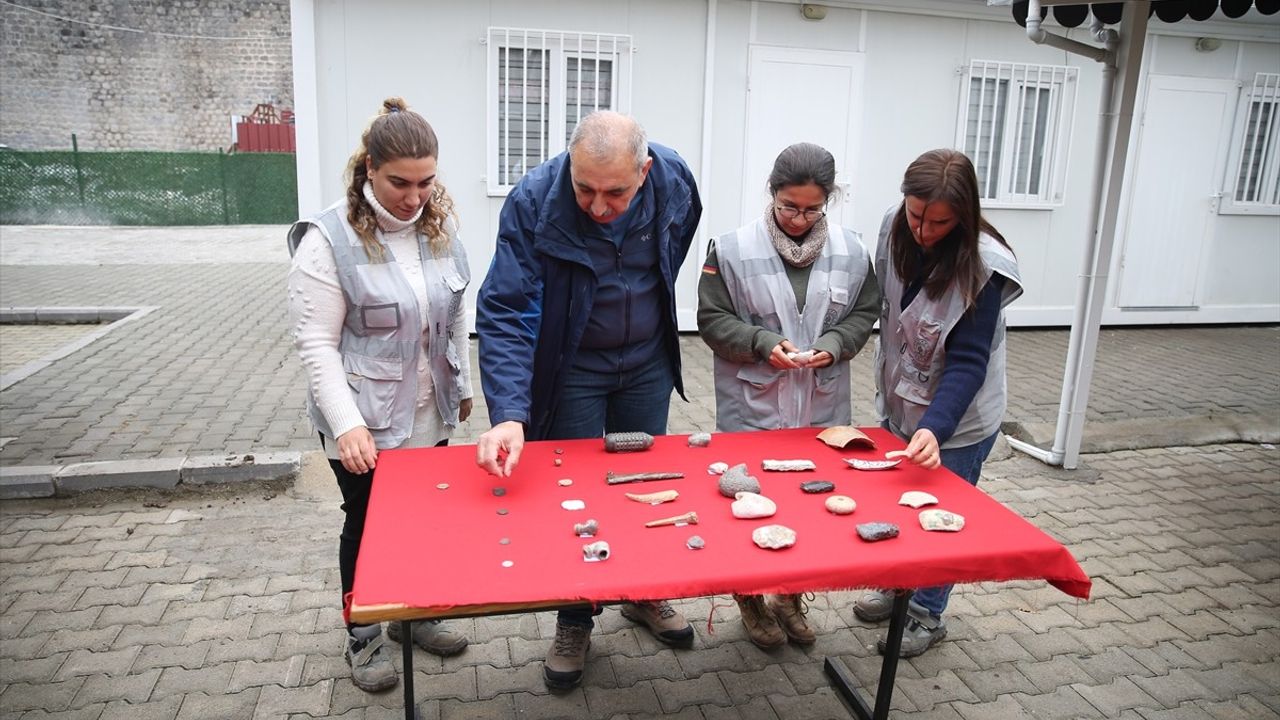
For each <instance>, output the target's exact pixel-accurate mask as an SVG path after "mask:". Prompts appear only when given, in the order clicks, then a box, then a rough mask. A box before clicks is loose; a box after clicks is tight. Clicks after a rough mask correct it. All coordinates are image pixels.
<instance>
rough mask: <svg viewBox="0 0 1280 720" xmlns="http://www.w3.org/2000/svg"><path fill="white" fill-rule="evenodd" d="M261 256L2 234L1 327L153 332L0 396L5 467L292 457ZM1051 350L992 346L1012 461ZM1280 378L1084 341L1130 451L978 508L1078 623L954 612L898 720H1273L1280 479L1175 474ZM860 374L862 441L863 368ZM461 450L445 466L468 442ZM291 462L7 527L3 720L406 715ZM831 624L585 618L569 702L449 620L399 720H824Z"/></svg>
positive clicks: (544, 634) (965, 593) (46, 503)
mask: <svg viewBox="0 0 1280 720" xmlns="http://www.w3.org/2000/svg"><path fill="white" fill-rule="evenodd" d="M280 235H281V229H280V228H212V229H161V230H128V231H103V230H99V229H86V228H0V307H12V306H24V307H36V306H46V307H47V306H80V307H83V306H113V307H141V306H156V307H157V308H158V309H157V310H155V311H153V312H151V313H150V314H148V315H147V316H146V317H143V318H140V319H138V320H137V321H135V322H132V323H127V324H123V325H121V326H120V327H119V329H116V330H113V331H112V332H110V333H107V334H106V335H105V336H103V337H102V338H100V339H98V340H96V341H94V342H93V343H92V344H91V345H89V346H87V347H85V348H83V349H81V350H78V351H76V352H75V353H72V354H71V355H69V356H67V357H66V358H63V359H61V360H58V361H56V362H54V363H52V364H51V365H50V366H49V367H48V368H46V369H44V370H42V371H40V372H37V373H35V374H33V375H30V376H28V377H26V378H25V379H22V380H21V381H19V382H17V383H16V384H14V385H13V386H11V387H9V388H7V389H5V390H3V391H0V436H3V438H4V439H3V440H2V441H0V442H3V443H4V444H3V446H0V465H4V466H8V467H10V468H12V467H13V466H18V465H24V466H29V465H37V464H61V463H70V462H77V461H86V460H95V461H97V460H124V459H134V460H136V459H145V458H167V457H175V456H186V455H199V454H220V453H249V452H267V451H272V452H279V451H311V450H314V442H313V440H312V437H313V436H312V435H311V433H310V430H309V429H308V428H307V427H306V423H305V420H304V419H303V417H302V413H301V409H300V406H301V400H300V398H301V392H302V385H301V376H300V373H299V371H298V369H297V362H296V359H295V358H294V356H293V354H292V348H291V347H290V346H289V343H288V341H287V338H286V334H285V319H284V309H283V305H282V302H283V292H282V289H281V288H282V284H283V277H284V271H285V267H286V266H285V260H284V257H283V256H284V252H283V249H282V248H281V247H280V244H279V241H278V238H279V237H280ZM183 242H185V243H188V244H189V245H190V247H187V248H183V247H177V245H178V244H180V243H183ZM108 245H110V247H109V248H108ZM108 250H109V251H108ZM1066 337H1067V334H1066V332H1064V331H1058V330H1054V331H1017V332H1015V333H1013V334H1012V335H1011V336H1010V378H1009V385H1010V391H1011V403H1010V410H1009V420H1010V422H1011V423H1014V424H1016V427H1018V428H1019V429H1021V430H1022V431H1024V432H1026V433H1027V434H1028V435H1031V436H1032V437H1034V438H1035V439H1047V437H1046V436H1043V433H1044V432H1045V427H1044V426H1048V431H1049V432H1051V431H1052V426H1051V423H1052V422H1053V420H1054V419H1055V416H1056V413H1057V402H1058V395H1059V392H1060V385H1061V375H1062V365H1063V358H1064V356H1065V348H1066ZM684 349H685V358H686V363H687V371H686V383H687V385H688V389H689V395H690V400H691V402H690V403H687V404H686V403H681V402H675V403H673V405H672V417H671V430H672V431H673V432H689V431H692V430H695V429H710V428H711V427H712V426H713V417H714V406H713V402H714V401H713V399H712V391H711V385H710V354H709V353H708V352H706V351H705V348H704V347H703V346H702V345H701V344H700V342H699V341H698V340H697V338H696V337H687V338H685V339H684ZM0 351H2V352H4V353H5V354H6V355H7V354H8V353H9V350H8V349H7V348H4V347H0ZM1278 351H1280V330H1278V329H1277V328H1275V327H1228V328H1162V329H1120V330H1108V331H1105V332H1104V333H1103V334H1102V344H1101V349H1100V352H1099V359H1098V365H1097V369H1096V374H1095V382H1094V389H1093V393H1092V397H1093V401H1092V402H1091V405H1090V409H1089V415H1088V420H1089V425H1088V426H1087V428H1088V429H1089V434H1087V435H1086V441H1087V442H1086V450H1088V449H1089V448H1090V446H1091V445H1092V446H1093V447H1094V448H1095V449H1097V448H1102V447H1114V446H1115V445H1116V436H1117V435H1126V436H1132V437H1140V438H1141V439H1142V440H1143V441H1144V442H1146V443H1147V444H1149V445H1151V447H1147V448H1145V449H1137V450H1117V451H1112V452H1105V453H1094V454H1087V455H1085V456H1084V457H1083V458H1082V461H1083V465H1082V468H1081V470H1078V471H1075V472H1067V471H1063V470H1059V469H1054V468H1048V467H1045V466H1044V465H1041V464H1040V463H1038V462H1036V461H1033V460H1031V459H1029V458H1027V457H1024V456H1021V455H1012V456H1009V455H1004V456H1003V457H1002V459H997V460H993V461H992V462H990V463H988V465H987V466H986V468H985V472H984V480H983V485H982V487H983V488H984V489H985V490H986V491H987V492H989V493H991V494H992V495H993V496H994V497H996V498H997V499H998V500H1000V501H1002V502H1004V503H1005V504H1007V505H1009V506H1010V507H1011V508H1013V509H1014V510H1015V511H1017V512H1019V513H1020V514H1022V515H1023V516H1024V517H1026V518H1028V520H1030V521H1031V522H1033V523H1034V524H1036V525H1038V526H1039V527H1041V528H1042V529H1044V530H1045V531H1046V532H1048V533H1050V534H1051V535H1053V536H1054V537H1056V538H1058V539H1059V540H1061V541H1062V542H1064V543H1065V544H1066V545H1067V546H1068V547H1069V548H1070V549H1071V551H1072V552H1073V553H1074V555H1075V556H1076V558H1077V559H1078V560H1079V561H1080V562H1081V564H1082V566H1083V567H1084V569H1085V570H1086V572H1088V573H1089V575H1090V576H1091V577H1092V578H1093V580H1094V594H1093V598H1092V599H1091V600H1090V601H1088V602H1077V601H1076V600H1074V599H1071V598H1068V597H1067V596H1065V595H1063V594H1061V593H1059V592H1058V591H1057V590H1054V589H1053V588H1051V587H1049V586H1047V585H1045V584H1044V583H1038V582H1015V583H1002V584H980V585H971V586H962V587H961V588H959V589H958V590H957V593H956V595H954V596H953V601H952V606H951V609H950V610H949V625H950V627H949V629H950V633H949V638H948V640H947V641H946V642H945V643H944V644H942V645H940V646H938V647H937V648H935V649H934V650H933V651H931V652H929V653H927V654H926V655H924V656H922V657H919V658H916V659H913V660H908V661H904V662H903V664H902V665H901V666H900V668H899V676H898V677H899V681H898V686H897V691H896V693H895V696H894V708H895V713H894V717H903V718H906V717H910V718H947V719H956V718H964V719H966V720H976V719H978V718H982V719H986V718H1093V717H1118V718H1129V719H1131V720H1158V719H1177V718H1273V717H1280V691H1277V689H1276V688H1278V687H1280V530H1278V529H1277V528H1278V525H1277V523H1278V522H1280V452H1278V451H1277V450H1276V449H1275V447H1274V446H1272V445H1270V444H1266V443H1262V444H1249V443H1238V442H1221V441H1219V442H1217V443H1215V444H1210V445H1200V446H1194V447H1193V446H1186V445H1184V442H1185V443H1187V444H1190V443H1192V442H1204V441H1205V438H1212V437H1221V436H1223V435H1226V436H1231V435H1232V434H1235V435H1237V436H1238V437H1242V438H1253V439H1260V440H1274V436H1275V434H1276V427H1277V424H1278V421H1280V371H1278V369H1277V365H1278V363H1277V362H1276V360H1277V358H1280V352H1278ZM854 376H855V379H856V382H855V393H854V395H855V412H856V415H857V418H858V420H859V421H864V422H865V421H868V420H869V419H870V417H871V414H870V399H871V393H870V383H869V380H867V379H868V378H869V377H870V361H869V357H865V356H864V357H861V358H859V359H858V360H856V361H855V369H854ZM477 416H478V417H484V410H483V407H481V408H478V413H477ZM469 425H470V427H466V428H464V430H463V432H462V433H460V436H459V441H463V442H465V441H468V440H470V439H472V438H474V437H475V435H477V434H478V433H479V432H481V431H482V430H483V427H482V426H480V425H478V424H477V423H469ZM1192 426H1195V427H1196V428H1198V430H1196V431H1194V432H1193V431H1192V430H1191V428H1192ZM1011 427H1014V426H1011ZM1206 427H1208V428H1209V429H1210V430H1212V432H1205V428H1206ZM1197 433H1199V434H1198V435H1197ZM1184 436H1186V437H1187V439H1186V440H1185V441H1184V440H1182V438H1183V437H1184ZM308 462H311V463H315V465H314V466H313V467H311V469H310V470H308V471H304V472H303V474H302V479H300V480H299V481H298V482H297V483H296V484H290V483H283V482H275V483H271V482H268V483H259V484H247V485H239V486H232V487H226V486H220V487H212V488H202V489H200V490H178V491H160V490H142V489H138V490H127V491H113V492H94V493H87V494H83V495H77V496H73V497H70V498H58V499H46V500H14V501H5V502H4V503H3V504H0V720H10V719H13V720H19V719H20V720H35V719H37V718H40V719H47V718H64V719H70V718H74V719H76V720H110V719H114V718H126V717H127V718H129V720H146V719H148V718H161V719H164V720H173V719H174V718H178V719H181V720H189V719H194V718H255V719H257V718H290V719H296V720H302V719H303V718H313V717H328V718H344V719H346V720H373V719H375V718H399V717H402V711H401V710H400V709H399V708H400V697H401V696H400V694H399V693H398V692H391V693H384V694H379V695H367V694H365V693H363V692H361V691H359V690H357V689H356V688H355V687H354V686H353V685H352V684H351V682H350V680H349V679H348V677H347V671H346V667H345V664H344V662H343V660H342V656H341V644H342V640H341V636H342V630H341V623H340V617H339V609H338V607H339V606H338V592H339V591H338V587H339V582H338V574H337V560H336V545H337V542H336V531H337V529H338V527H339V525H340V518H341V512H340V510H339V509H338V503H339V502H340V498H338V497H337V493H336V488H334V487H333V484H332V482H331V478H328V477H326V475H325V473H327V468H325V467H323V465H319V464H318V463H317V458H316V457H315V454H314V453H311V454H310V455H308ZM852 600H853V595H852V594H851V593H831V594H826V595H822V596H819V597H818V598H817V599H816V600H815V601H814V603H813V610H812V616H813V618H814V620H815V622H816V623H817V626H818V629H819V639H818V642H817V644H816V645H815V646H814V647H813V648H812V649H809V650H800V649H796V648H795V647H788V648H786V649H783V650H781V651H777V652H774V653H766V652H763V651H760V650H758V649H757V648H756V647H755V646H754V645H752V644H751V643H750V642H749V641H747V640H746V638H745V635H744V633H743V630H742V629H741V625H740V623H739V621H738V616H737V611H736V608H734V607H733V605H732V601H731V600H730V599H729V598H727V597H720V598H709V599H708V598H703V599H694V600H686V601H682V602H681V603H680V606H681V609H682V610H683V611H684V612H685V613H686V615H688V616H689V618H690V620H691V621H692V622H693V623H694V625H695V627H696V628H697V631H698V638H697V642H696V643H695V647H694V648H693V649H692V650H678V651H672V650H670V649H667V648H665V647H661V646H658V645H657V644H656V643H654V642H653V641H652V639H651V638H650V637H648V636H647V635H643V634H638V633H637V632H636V631H635V630H634V628H633V626H632V625H631V624H630V623H629V622H627V621H625V620H623V619H622V618H621V617H620V615H619V614H618V613H617V611H616V610H615V609H607V610H606V611H605V613H604V615H603V616H602V618H601V623H600V629H599V630H598V631H597V634H596V635H595V638H594V641H593V645H592V650H591V655H590V663H589V665H588V672H587V674H586V678H585V682H584V684H583V686H582V688H580V689H578V690H575V691H573V692H571V693H569V694H567V695H563V696H556V695H551V694H549V693H548V692H547V691H546V689H545V688H544V687H543V685H542V681H541V677H540V676H541V672H542V667H541V665H542V657H543V655H544V653H545V652H546V648H547V644H548V642H549V638H550V637H551V635H552V633H553V631H554V616H553V615H551V614H548V613H539V614H529V615H516V616H503V617H491V618H483V619H476V620H467V621H462V622H463V625H464V627H465V628H466V629H467V630H468V631H469V634H470V637H471V638H472V642H473V645H472V646H471V647H470V648H469V649H468V650H467V651H466V652H465V653H463V654H462V655H460V656H457V657H454V658H449V659H445V660H441V659H439V658H436V657H434V656H428V655H425V654H423V653H421V652H419V653H418V655H417V656H416V659H415V668H416V670H417V673H416V678H415V679H416V684H417V688H418V695H419V699H420V701H421V710H422V713H423V717H424V718H426V719H427V720H432V719H435V718H441V719H452V718H508V717H509V718H557V717H575V718H576V717H581V718H588V717H589V718H642V717H674V718H688V719H690V720H692V719H694V718H703V719H706V720H713V719H715V720H719V719H722V718H797V719H806V720H807V719H808V718H819V719H821V718H835V717H848V714H847V712H846V711H845V710H844V709H843V708H842V707H841V705H840V702H839V700H838V699H837V698H836V696H835V695H834V693H833V692H832V691H831V689H830V688H829V686H828V684H827V682H826V679H825V677H824V676H823V674H822V659H823V658H824V657H825V656H828V655H833V656H839V657H841V658H842V659H844V660H845V662H846V664H847V665H848V666H849V667H850V669H851V671H852V672H853V673H854V674H855V675H856V676H857V677H858V678H859V679H860V680H861V681H862V682H863V683H864V684H868V685H869V684H871V683H872V682H873V681H874V678H875V675H876V673H877V671H878V668H879V658H878V656H877V655H876V653H875V650H874V644H875V640H876V638H877V637H878V633H879V629H877V628H873V627H871V626H868V625H866V624H865V623H862V622H861V621H859V620H857V619H856V618H855V617H854V616H853V614H852V611H851V603H852ZM708 620H710V625H709V627H710V631H709V630H708Z"/></svg>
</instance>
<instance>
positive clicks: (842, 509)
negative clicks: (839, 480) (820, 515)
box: [825, 495, 858, 515]
mask: <svg viewBox="0 0 1280 720" xmlns="http://www.w3.org/2000/svg"><path fill="white" fill-rule="evenodd" d="M825 505H826V506H827V511H828V512H830V513H832V514H834V515H849V514H850V513H852V512H853V511H854V510H857V509H858V503H856V502H854V500H853V498H851V497H849V496H848V495H832V496H831V497H829V498H827V502H826V503H825Z"/></svg>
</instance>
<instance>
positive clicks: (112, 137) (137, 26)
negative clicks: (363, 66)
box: [0, 0, 293, 151]
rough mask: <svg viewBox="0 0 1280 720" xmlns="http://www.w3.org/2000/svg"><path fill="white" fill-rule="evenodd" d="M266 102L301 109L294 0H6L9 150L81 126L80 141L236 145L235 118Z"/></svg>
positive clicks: (5, 131) (63, 144) (119, 145)
mask: <svg viewBox="0 0 1280 720" xmlns="http://www.w3.org/2000/svg"><path fill="white" fill-rule="evenodd" d="M14 5H21V6H23V7H25V8H29V9H21V8H18V7H15V6H14ZM54 16H56V17H54ZM59 18H61V19H59ZM258 103H272V104H273V105H275V107H276V109H277V111H279V110H282V109H292V107H293V66H292V58H291V47H290V40H289V1H288V0H213V1H206V0H96V2H92V3H89V2H81V1H78V0H15V3H13V4H8V3H6V4H3V5H0V143H4V144H5V145H8V146H9V147H11V148H15V149H20V150H50V149H70V147H71V134H72V133H75V134H76V136H77V139H78V141H79V144H80V148H81V149H82V150H206V151H207V150H214V149H217V148H227V147H229V146H230V145H231V142H232V141H231V120H230V117H231V116H232V115H248V114H249V113H250V112H252V111H253V109H254V106H255V105H257V104H258Z"/></svg>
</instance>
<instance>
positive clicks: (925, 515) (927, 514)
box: [920, 508, 964, 532]
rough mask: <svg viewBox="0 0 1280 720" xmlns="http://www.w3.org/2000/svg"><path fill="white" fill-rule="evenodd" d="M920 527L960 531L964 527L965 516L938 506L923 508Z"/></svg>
mask: <svg viewBox="0 0 1280 720" xmlns="http://www.w3.org/2000/svg"><path fill="white" fill-rule="evenodd" d="M920 527H922V528H924V529H925V530H931V531H942V532H960V530H961V529H963V528H964V516H963V515H957V514H955V513H953V512H951V511H949V510H940V509H938V508H930V509H929V510H921V511H920Z"/></svg>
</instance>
